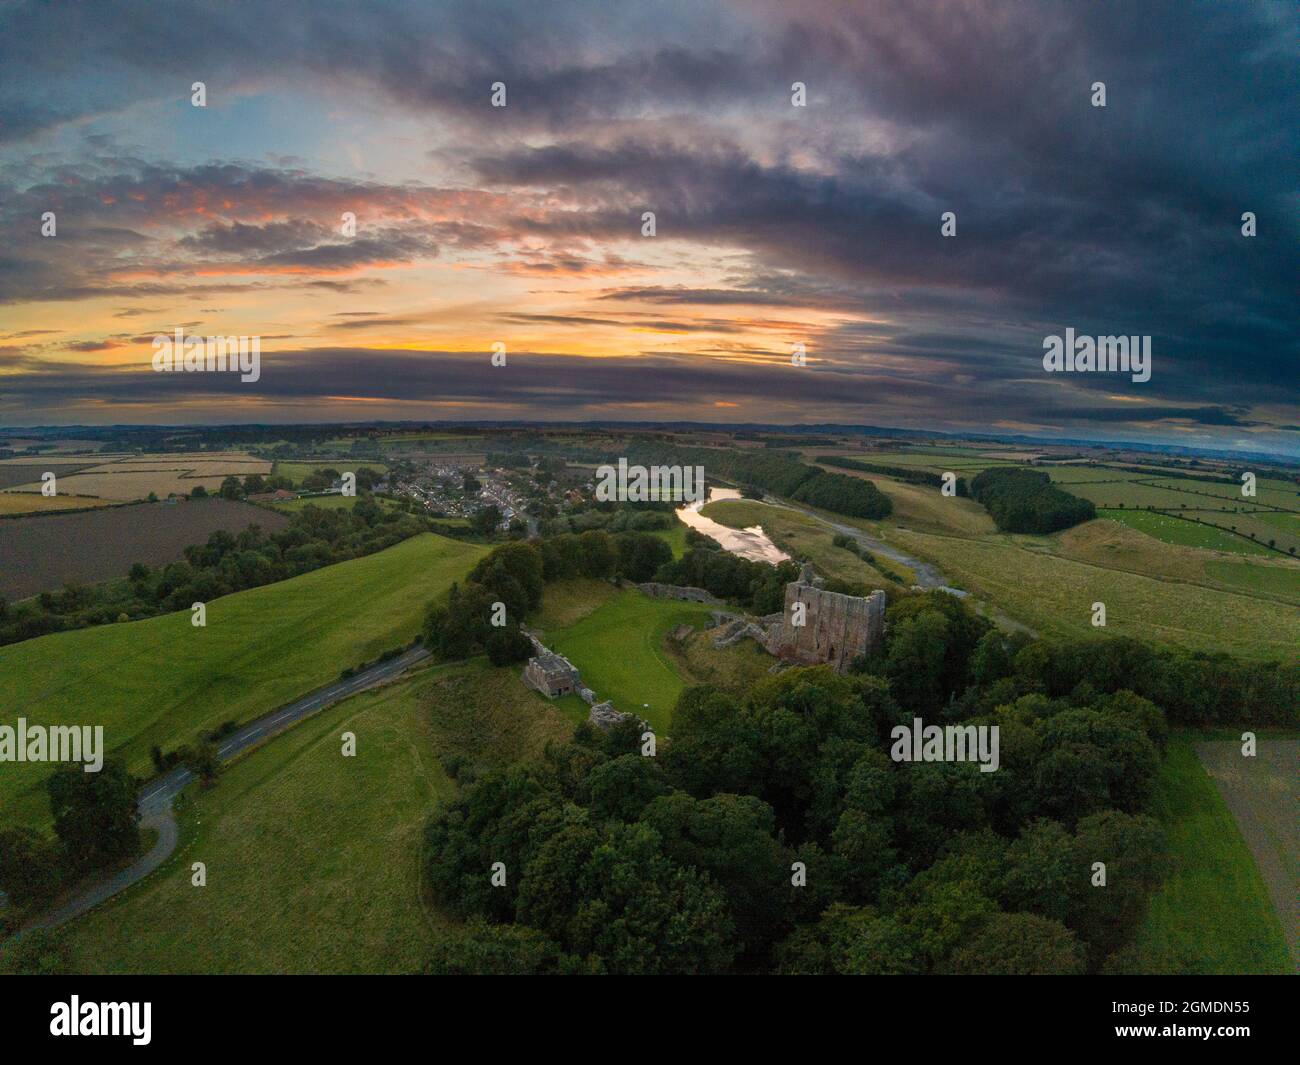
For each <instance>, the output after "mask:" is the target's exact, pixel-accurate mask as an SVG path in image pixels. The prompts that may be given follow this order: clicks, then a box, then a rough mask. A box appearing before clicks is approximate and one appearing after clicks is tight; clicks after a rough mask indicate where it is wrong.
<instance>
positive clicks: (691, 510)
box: [677, 488, 790, 563]
mask: <svg viewBox="0 0 1300 1065" xmlns="http://www.w3.org/2000/svg"><path fill="white" fill-rule="evenodd" d="M739 498H740V493H739V492H737V491H736V490H735V489H734V488H710V489H709V498H708V500H707V502H709V503H716V502H718V501H720V500H723V499H739ZM705 502H706V501H705V500H700V501H698V502H695V503H688V504H687V505H686V506H684V507H682V508H681V509H680V510H678V511H677V516H678V517H679V518H680V519H681V520H682V521H684V522H686V524H687V525H689V526H690V527H691V528H692V529H694V530H695V531H696V532H702V533H704V535H705V536H710V537H712V538H713V539H714V540H717V541H718V543H720V544H721V545H722V546H723V547H725V548H726V549H727V550H728V551H730V552H731V553H732V554H735V555H739V556H740V557H741V558H747V559H749V560H750V561H751V562H772V563H776V562H784V561H785V560H786V559H787V558H789V557H790V556H789V555H787V554H786V553H785V552H784V551H782V550H781V549H780V548H779V547H777V546H776V544H774V543H772V541H771V540H769V539H768V538H767V534H766V533H765V532H763V526H761V525H754V526H752V527H751V528H748V529H733V528H731V527H730V526H729V525H719V524H718V523H717V522H716V521H714V520H713V519H712V518H706V517H705V516H704V515H703V514H701V513H700V508H701V507H703V506H704V504H705Z"/></svg>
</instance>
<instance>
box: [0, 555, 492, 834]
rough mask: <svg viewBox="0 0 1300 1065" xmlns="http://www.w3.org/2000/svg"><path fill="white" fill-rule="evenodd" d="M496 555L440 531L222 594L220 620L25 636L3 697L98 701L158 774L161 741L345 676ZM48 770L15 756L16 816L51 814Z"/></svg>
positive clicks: (115, 746) (29, 710)
mask: <svg viewBox="0 0 1300 1065" xmlns="http://www.w3.org/2000/svg"><path fill="white" fill-rule="evenodd" d="M482 554H484V549H483V548H480V547H476V546H474V545H472V544H464V543H459V542H456V541H452V540H447V539H444V538H443V537H440V536H435V535H433V534H432V533H426V534H423V535H421V536H417V537H413V538H412V539H410V540H406V541H404V542H402V543H400V544H398V545H396V546H395V547H391V548H389V549H388V550H386V551H380V552H378V553H376V554H373V555H368V556H366V557H365V558H359V559H354V560H353V561H350V562H342V563H339V564H337V565H333V566H326V567H324V568H322V569H318V570H315V571H313V572H311V573H307V574H304V575H303V576H301V577H295V578H293V579H292V580H288V581H281V582H279V583H277V584H269V585H265V586H263V587H261V588H253V589H250V590H248V591H245V592H237V593H235V594H234V595H228V596H225V597H223V598H221V599H216V600H213V601H212V602H210V603H208V604H207V626H206V628H195V627H193V626H192V625H191V624H190V613H189V611H183V612H179V613H175V614H167V615H164V616H162V617H157V618H149V619H148V620H145V621H137V622H131V623H124V624H117V625H105V626H99V627H95V628H89V629H80V630H76V631H73V632H62V633H55V634H54V635H51V636H42V637H40V638H39V639H35V640H27V641H25V642H23V643H19V644H12V645H10V646H8V647H4V648H0V705H3V706H11V707H21V708H22V710H23V714H24V716H25V717H26V718H27V720H28V721H29V722H31V723H32V724H42V725H50V724H59V723H68V722H71V723H79V722H84V721H85V720H86V718H85V715H86V713H87V712H88V708H93V710H94V714H95V723H96V724H103V725H104V743H105V747H106V749H107V752H108V753H109V755H110V756H115V757H120V758H123V759H124V760H125V761H126V763H127V767H128V768H129V769H130V770H131V771H132V772H134V773H137V774H140V775H148V774H149V773H150V772H151V764H150V760H149V748H150V746H151V745H152V744H157V745H159V746H160V747H162V748H164V749H172V748H175V747H176V746H179V745H180V744H183V743H191V742H193V740H194V739H195V737H196V736H197V734H198V733H199V732H200V730H202V729H210V728H213V727H215V726H216V725H219V724H221V723H222V722H224V721H228V720H236V721H246V720H248V719H250V718H253V717H256V716H257V715H258V714H261V713H265V712H266V711H268V710H271V709H274V708H275V707H277V706H279V705H281V704H283V703H286V702H288V701H290V700H292V699H294V698H297V697H298V696H300V695H302V694H303V693H304V692H308V691H311V690H312V689H314V688H317V687H320V686H321V685H323V684H325V683H327V682H328V681H331V680H334V679H335V678H336V677H337V676H338V675H339V672H340V670H342V669H343V668H344V667H345V666H355V665H357V664H358V663H360V662H361V661H363V660H373V659H374V658H375V657H377V656H378V655H379V654H380V653H381V652H383V651H386V650H388V649H389V648H393V647H397V646H399V645H402V644H405V643H408V642H409V641H410V640H411V639H412V637H414V636H415V635H416V633H417V632H418V631H419V627H420V624H421V621H422V615H423V610H424V607H425V605H426V604H427V603H428V602H429V601H430V600H431V599H434V598H435V597H437V596H440V595H442V594H443V593H444V592H445V591H446V590H447V588H448V587H449V586H450V585H451V583H452V581H455V580H461V579H463V577H464V575H465V573H466V572H467V571H468V570H469V568H470V567H471V566H472V565H473V564H474V562H475V561H476V560H477V559H478V558H479V557H480V556H481V555H482ZM249 678H257V682H256V683H250V682H249ZM46 774H47V770H46V767H45V766H42V765H35V764H32V763H18V764H15V765H12V766H8V767H7V768H6V770H5V772H4V774H3V775H0V807H3V808H4V810H5V812H6V815H15V816H14V817H13V819H14V820H19V821H28V822H32V821H36V822H43V821H44V820H46V819H47V818H48V806H47V802H46V799H45V795H44V789H43V787H42V782H43V781H44V778H45V776H46ZM6 820H9V817H8V816H7V818H6Z"/></svg>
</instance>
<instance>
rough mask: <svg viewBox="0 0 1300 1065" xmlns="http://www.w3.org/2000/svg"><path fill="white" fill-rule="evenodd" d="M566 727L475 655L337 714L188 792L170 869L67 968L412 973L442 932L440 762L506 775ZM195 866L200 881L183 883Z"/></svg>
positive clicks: (91, 932)
mask: <svg viewBox="0 0 1300 1065" xmlns="http://www.w3.org/2000/svg"><path fill="white" fill-rule="evenodd" d="M572 727H573V726H572V724H571V723H570V722H568V721H566V720H565V719H564V718H563V716H562V715H561V714H560V713H559V712H558V711H557V710H556V709H555V708H554V707H553V706H551V705H550V704H548V703H547V701H546V700H545V699H542V698H541V697H540V696H538V695H537V694H536V693H534V692H530V691H528V690H527V689H526V688H524V686H523V685H522V684H521V683H520V682H519V677H518V670H517V669H513V668H502V669H492V668H491V667H489V666H487V665H486V663H484V662H481V661H480V662H473V663H468V664H464V665H455V666H441V667H433V668H431V669H428V670H425V671H423V672H420V673H417V674H415V675H413V676H412V677H409V678H407V679H404V680H401V681H398V682H396V683H394V684H391V685H388V686H386V687H384V688H382V689H379V690H376V691H373V692H364V693H362V694H360V695H357V696H354V697H353V698H351V699H348V700H346V701H344V702H342V703H340V704H339V705H337V706H335V707H331V708H330V709H328V710H326V711H324V712H323V713H321V714H320V715H319V716H317V717H315V718H312V719H310V720H308V721H305V722H303V723H302V724H300V725H298V726H296V727H295V728H293V729H292V730H290V731H289V732H288V733H286V734H284V735H282V736H279V737H277V738H276V739H275V740H274V741H273V742H271V743H268V744H266V745H264V746H262V747H260V748H258V749H257V750H255V751H253V752H251V753H250V754H248V755H246V756H245V757H244V758H242V759H241V760H239V761H238V762H236V763H235V764H234V765H232V766H230V767H228V768H227V769H226V771H225V772H224V773H223V774H222V776H221V778H220V779H219V781H218V783H217V785H216V786H215V787H213V788H211V789H208V790H204V789H201V788H198V787H197V786H195V787H191V788H190V789H189V790H188V791H187V792H186V793H185V796H184V797H183V799H182V800H181V801H182V804H183V808H182V810H181V822H182V835H181V843H180V845H179V846H178V847H177V850H176V853H175V854H174V855H173V857H172V859H171V860H170V861H169V862H168V863H167V864H166V865H164V866H163V867H162V868H161V869H159V870H158V871H157V872H156V873H154V874H153V875H152V876H150V877H149V878H148V879H146V880H145V881H143V882H142V883H141V884H139V885H136V886H135V887H133V888H131V889H130V890H129V891H127V892H125V893H124V894H123V895H121V896H119V897H118V898H116V899H113V900H111V901H110V902H108V903H106V904H105V905H104V906H102V907H100V908H99V909H97V910H94V911H92V912H91V913H90V914H87V915H86V916H85V917H83V918H81V919H80V920H78V921H76V922H75V923H73V924H72V925H71V926H70V927H69V928H68V929H67V932H66V935H67V939H68V943H69V945H70V947H71V951H72V956H73V969H74V971H78V972H90V973H99V972H109V973H139V972H149V973H278V972H290V973H409V972H418V971H419V970H420V969H421V968H422V967H423V964H424V962H425V960H426V958H427V955H428V949H429V945H430V943H431V942H432V941H433V939H434V938H435V937H436V936H437V935H438V934H439V931H440V930H441V929H442V928H444V927H445V922H444V919H443V918H442V916H441V915H440V914H439V913H438V912H437V911H436V910H434V909H433V908H432V907H431V906H430V905H429V904H428V901H427V899H426V898H425V897H424V894H423V892H422V889H421V864H422V863H421V854H420V846H421V841H422V828H423V826H424V823H425V821H426V820H427V818H428V816H429V814H430V813H431V812H432V811H433V810H434V809H435V808H436V806H437V805H438V804H439V803H441V802H443V801H445V800H447V799H448V798H449V797H451V796H452V795H454V793H455V788H456V786H455V784H454V782H453V781H451V779H450V778H449V777H448V776H447V775H446V773H445V772H444V770H443V767H442V758H443V757H444V756H446V755H450V754H455V755H461V756H464V757H466V758H469V759H471V760H472V761H475V762H479V763H481V764H489V765H505V764H509V763H512V762H515V761H518V760H520V759H524V758H532V757H535V756H537V755H538V754H539V753H540V752H541V750H542V749H543V747H544V746H545V744H546V743H547V742H548V741H556V742H563V741H564V740H565V739H567V738H568V736H569V735H571V733H572ZM345 731H346V732H352V733H354V734H355V736H356V756H355V757H353V758H344V757H342V754H341V746H342V740H341V737H342V734H343V733H344V732H345ZM196 861H201V862H203V863H204V864H205V865H206V867H207V886H206V887H204V888H196V887H193V886H191V883H190V877H191V872H190V866H191V863H193V862H196Z"/></svg>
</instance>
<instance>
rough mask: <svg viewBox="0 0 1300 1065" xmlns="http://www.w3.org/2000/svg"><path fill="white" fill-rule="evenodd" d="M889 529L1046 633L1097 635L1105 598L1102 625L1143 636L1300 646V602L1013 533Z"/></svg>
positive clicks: (1272, 652)
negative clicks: (1158, 575)
mask: <svg viewBox="0 0 1300 1065" xmlns="http://www.w3.org/2000/svg"><path fill="white" fill-rule="evenodd" d="M895 538H896V539H897V540H898V541H899V542H900V543H902V544H903V545H904V546H906V547H910V548H912V549H914V550H915V551H916V552H917V553H918V554H920V555H923V556H924V557H926V558H930V559H933V560H934V561H935V562H936V563H937V564H938V565H939V566H940V567H941V568H942V569H943V570H944V572H945V573H947V574H948V575H949V576H950V577H952V578H955V579H956V580H958V581H959V582H960V584H961V587H964V588H969V589H971V590H972V591H974V592H975V593H976V594H978V595H979V596H981V597H982V598H985V599H989V600H992V601H993V602H996V603H998V604H999V605H1001V606H1002V607H1004V608H1005V609H1006V610H1007V611H1008V613H1010V614H1011V615H1012V616H1013V617H1016V618H1018V619H1020V620H1022V621H1025V622H1026V623H1028V624H1030V625H1032V626H1033V627H1034V628H1036V629H1038V630H1039V631H1040V632H1043V633H1048V634H1055V635H1060V636H1081V635H1084V634H1088V633H1093V634H1095V630H1094V629H1093V628H1092V626H1091V606H1092V604H1093V603H1094V602H1103V603H1105V604H1106V631H1107V633H1110V634H1121V635H1128V636H1133V637H1136V638H1137V639H1141V640H1145V641H1147V642H1149V643H1166V644H1171V645H1173V646H1178V647H1186V648H1190V649H1192V650H1203V651H1216V650H1226V651H1230V652H1232V653H1233V654H1236V655H1239V656H1241V657H1242V658H1247V659H1260V658H1282V657H1291V656H1294V654H1295V649H1296V647H1297V646H1300V611H1296V610H1294V609H1292V608H1289V607H1285V606H1283V607H1281V608H1279V604H1277V603H1276V602H1272V601H1267V600H1262V599H1255V598H1252V597H1250V596H1247V595H1239V594H1236V593H1233V592H1227V591H1218V590H1215V589H1212V588H1207V587H1202V586H1198V585H1193V584H1185V583H1182V582H1178V581H1171V580H1158V579H1154V578H1151V577H1145V576H1141V575H1138V574H1134V573H1126V572H1121V571H1118V570H1111V569H1105V568H1102V567H1099V566H1095V565H1088V564H1084V563H1080V562H1075V561H1073V560H1071V559H1066V558H1061V557H1057V556H1054V555H1050V554H1046V553H1038V552H1035V551H1029V550H1025V549H1024V548H1023V547H1022V546H1020V545H1019V544H1018V543H1017V542H1016V541H1015V540H1014V539H1012V538H1002V539H1000V540H991V541H982V540H961V539H957V538H955V537H941V536H929V535H926V534H924V533H905V532H898V533H897V534H895Z"/></svg>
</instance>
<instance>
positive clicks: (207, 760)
mask: <svg viewBox="0 0 1300 1065" xmlns="http://www.w3.org/2000/svg"><path fill="white" fill-rule="evenodd" d="M189 768H190V771H191V772H192V773H193V774H194V775H195V776H196V777H198V778H199V780H200V781H201V782H202V784H203V786H204V787H211V786H212V785H213V784H215V783H216V781H217V775H218V774H219V773H220V772H221V755H220V754H219V753H218V751H217V745H216V744H215V743H213V742H212V741H211V740H210V739H208V738H206V737H204V738H203V739H202V740H200V741H199V743H198V745H197V746H196V747H195V748H194V751H193V753H192V754H191V755H190V757H189Z"/></svg>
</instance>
